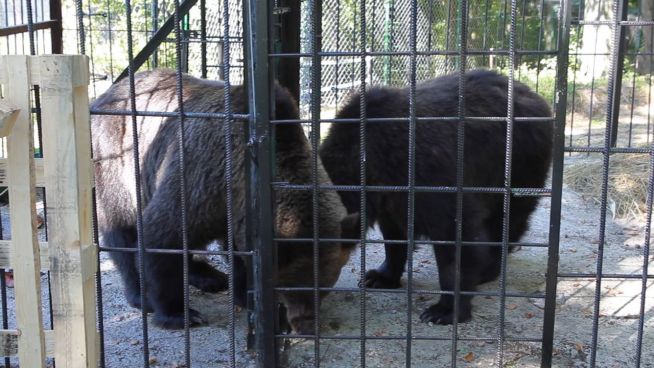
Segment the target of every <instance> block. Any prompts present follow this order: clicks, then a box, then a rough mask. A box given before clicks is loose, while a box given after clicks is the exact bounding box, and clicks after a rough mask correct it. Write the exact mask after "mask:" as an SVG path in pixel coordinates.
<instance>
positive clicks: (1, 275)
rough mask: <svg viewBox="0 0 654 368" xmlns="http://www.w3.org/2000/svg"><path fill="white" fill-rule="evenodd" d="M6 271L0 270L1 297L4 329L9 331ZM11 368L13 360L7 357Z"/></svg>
mask: <svg viewBox="0 0 654 368" xmlns="http://www.w3.org/2000/svg"><path fill="white" fill-rule="evenodd" d="M5 275H6V272H5V269H4V268H0V297H1V298H2V328H3V329H5V330H8V329H9V313H8V311H7V282H6V280H5ZM10 367H11V359H10V358H9V357H5V368H10Z"/></svg>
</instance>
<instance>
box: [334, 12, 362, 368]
mask: <svg viewBox="0 0 654 368" xmlns="http://www.w3.org/2000/svg"><path fill="white" fill-rule="evenodd" d="M359 9H360V12H361V24H360V32H361V33H360V42H361V60H360V64H359V73H360V78H361V84H360V85H359V116H360V120H359V124H360V125H359V184H360V185H361V187H360V192H359V196H360V197H359V198H360V204H361V207H360V208H359V216H360V218H361V228H360V229H359V237H360V238H361V242H360V249H361V257H360V264H359V267H360V272H359V280H365V277H366V234H367V232H368V213H367V207H368V205H367V200H366V173H367V168H366V167H367V166H366V161H367V160H366V143H367V134H366V133H367V105H366V104H367V98H366V76H367V75H366V57H367V52H366V50H367V47H366V46H367V45H366V41H367V40H366V36H367V34H366V33H367V32H366V2H365V1H361V4H360V5H359ZM336 50H337V51H340V48H339V47H338V43H337V47H336ZM337 84H338V78H337ZM359 298H360V299H359V310H360V313H361V315H360V320H359V338H360V341H359V342H360V354H361V357H360V361H361V367H365V366H366V285H365V283H361V284H360V292H359Z"/></svg>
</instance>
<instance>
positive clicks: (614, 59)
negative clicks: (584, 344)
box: [590, 0, 627, 367]
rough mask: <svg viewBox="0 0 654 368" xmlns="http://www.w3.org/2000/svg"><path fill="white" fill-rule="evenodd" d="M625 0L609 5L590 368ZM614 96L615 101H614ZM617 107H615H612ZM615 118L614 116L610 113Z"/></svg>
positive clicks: (594, 353) (593, 356) (593, 354)
mask: <svg viewBox="0 0 654 368" xmlns="http://www.w3.org/2000/svg"><path fill="white" fill-rule="evenodd" d="M626 3H627V0H615V1H614V2H613V42H612V44H611V69H610V70H609V84H608V86H607V93H608V101H609V103H608V106H607V112H606V128H605V131H604V149H603V150H602V153H603V155H604V159H603V162H602V191H601V195H600V206H601V208H600V219H599V221H600V222H599V243H598V245H597V247H598V249H597V267H596V272H595V274H596V276H595V296H594V302H595V303H594V308H593V332H592V336H593V337H592V342H591V351H590V366H591V367H594V366H595V364H596V360H597V342H598V338H599V331H598V330H599V314H600V301H601V296H602V270H603V265H604V246H605V243H606V214H607V210H608V208H607V207H608V203H607V200H608V189H609V164H610V157H611V155H610V149H611V146H612V145H613V144H614V142H613V138H614V137H616V135H615V134H614V132H615V133H617V130H616V129H617V128H615V127H614V125H616V124H617V123H618V121H617V116H618V115H617V114H619V109H620V105H619V104H620V90H619V88H620V86H621V84H622V83H621V82H622V81H621V79H622V64H621V63H622V62H624V55H623V52H622V49H621V48H620V43H621V42H622V37H623V36H624V35H623V34H622V26H621V25H620V20H621V19H622V15H623V14H622V12H623V10H624V7H625V6H626ZM616 94H617V97H616ZM615 104H617V105H615ZM616 111H617V113H615V114H616V115H614V112H616Z"/></svg>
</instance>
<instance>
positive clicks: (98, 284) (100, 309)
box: [50, 188, 106, 368]
mask: <svg viewBox="0 0 654 368" xmlns="http://www.w3.org/2000/svg"><path fill="white" fill-rule="evenodd" d="M92 195H93V203H92V205H93V214H92V215H93V242H94V243H95V244H98V243H99V242H98V239H99V236H98V212H97V211H98V210H97V207H96V203H97V202H96V199H95V198H96V195H95V188H93V194H92ZM96 256H97V260H96V262H97V264H98V272H97V273H96V275H95V290H96V305H97V319H98V335H99V338H100V361H99V362H98V363H99V365H100V368H104V367H105V365H106V357H105V346H104V301H103V299H102V271H101V270H102V269H101V268H100V264H101V263H100V252H96ZM50 301H51V302H50V303H51V304H52V297H51V298H50ZM51 325H52V323H51Z"/></svg>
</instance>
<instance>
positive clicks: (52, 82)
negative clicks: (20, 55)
mask: <svg viewBox="0 0 654 368" xmlns="http://www.w3.org/2000/svg"><path fill="white" fill-rule="evenodd" d="M71 56H72V60H71ZM34 60H38V62H34V63H32V69H31V78H32V83H34V84H36V85H39V86H41V87H42V88H51V89H66V88H71V86H72V87H86V88H88V85H89V78H90V76H89V72H88V70H89V68H88V65H87V64H88V61H87V60H88V59H87V58H86V56H81V55H80V56H79V57H78V56H77V55H42V56H38V57H35V58H34ZM62 71H64V72H66V73H69V75H67V76H66V77H64V78H62V77H61V76H62V74H61V73H60V72H62ZM87 109H88V106H87Z"/></svg>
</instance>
